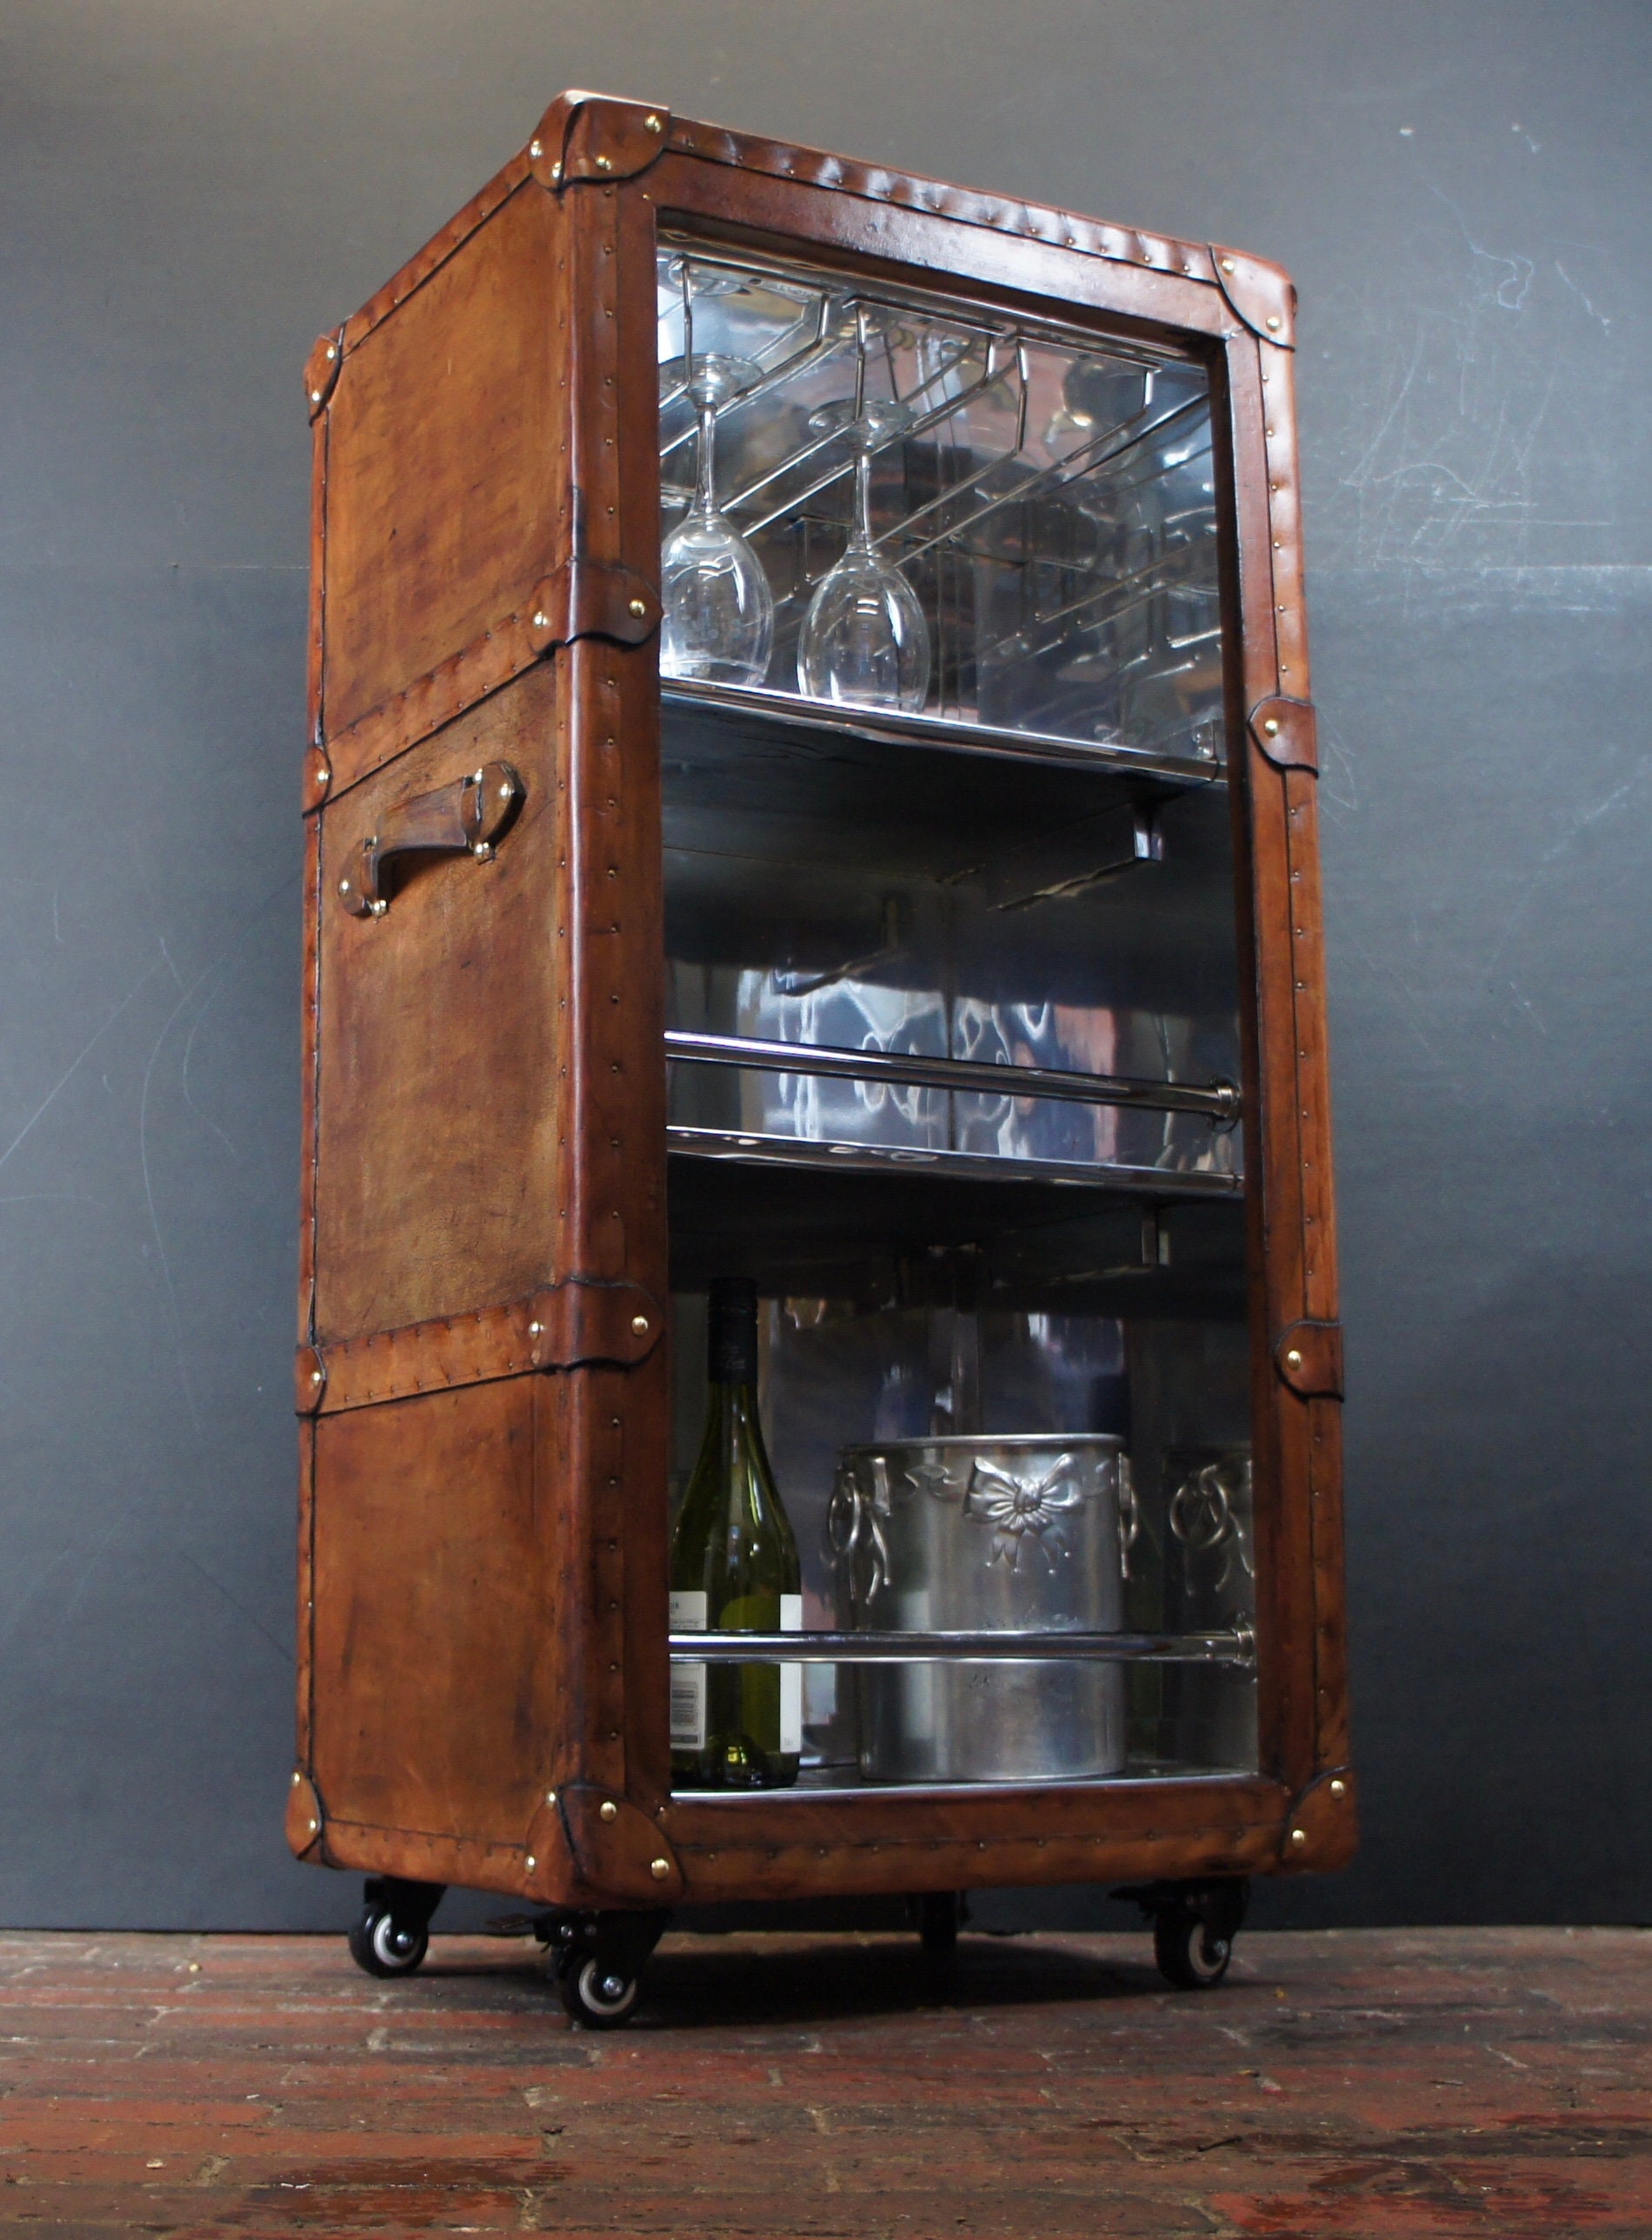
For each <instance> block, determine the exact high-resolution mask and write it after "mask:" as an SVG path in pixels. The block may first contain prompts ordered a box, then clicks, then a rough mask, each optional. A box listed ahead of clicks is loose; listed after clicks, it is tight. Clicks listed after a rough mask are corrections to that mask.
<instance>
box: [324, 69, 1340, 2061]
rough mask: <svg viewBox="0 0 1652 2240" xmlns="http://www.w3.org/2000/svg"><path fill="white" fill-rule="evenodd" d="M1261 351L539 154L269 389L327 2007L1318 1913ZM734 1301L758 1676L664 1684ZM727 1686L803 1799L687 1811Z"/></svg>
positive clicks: (1270, 331) (1317, 1645)
mask: <svg viewBox="0 0 1652 2240" xmlns="http://www.w3.org/2000/svg"><path fill="white" fill-rule="evenodd" d="M1294 302H1295V297H1294V293H1293V290H1292V289H1291V287H1290V284H1289V281H1288V280H1287V278H1286V277H1285V276H1284V275H1283V273H1282V272H1281V271H1280V270H1278V269H1277V268H1276V266H1273V265H1271V264H1268V263H1262V262H1261V261H1259V260H1258V259H1256V258H1255V257H1248V256H1243V255H1241V254H1240V253H1239V252H1237V251H1236V250H1225V249H1221V248H1212V247H1208V246H1204V245H1202V244H1196V243H1187V242H1181V241H1173V240H1169V239H1168V238H1165V237H1161V236H1157V235H1154V234H1147V233H1141V232H1136V231H1130V230H1125V229H1122V228H1119V227H1116V226H1108V225H1101V224H1097V223H1093V222H1092V221H1090V220H1088V219H1084V218H1078V217H1069V216H1067V215H1065V214H1063V213H1061V212H1058V211H1055V210H1044V209H1040V208H1036V207H1033V206H1029V205H1024V204H1022V203H1013V202H1006V201H1003V200H999V199H996V198H993V197H987V196H983V195H977V194H972V193H967V192H964V191H962V190H957V189H955V188H952V187H948V186H943V185H938V184H936V183H934V182H932V181H930V180H927V179H922V178H913V177H905V176H903V175H902V174H899V173H896V172H893V171H888V170H876V169H871V168H869V167H867V166H865V165H863V164H859V163H851V162H849V161H848V160H846V159H844V158H842V157H835V156H827V155H822V154H819V153H817V152H816V151H813V150H807V149H803V148H793V147H786V146H782V145H777V144H776V143H770V142H767V141H763V140H758V139H754V138H749V137H742V136H739V135H736V134H731V133H729V132H725V131H723V130H717V129H714V128H712V127H709V126H706V125H701V124H694V123H683V122H682V121H681V120H677V119H674V118H673V117H671V116H670V115H669V113H668V112H667V111H666V110H663V109H660V108H657V107H652V108H651V107H649V106H646V105H644V104H642V103H633V102H628V101H622V100H616V99H610V98H607V97H597V96H593V95H587V94H579V93H570V94H568V95H565V96H563V97H562V98H561V99H559V100H557V101H556V102H555V103H553V104H552V105H551V107H550V110H547V112H546V114H545V117H544V118H543V122H542V123H541V124H540V126H539V128H538V130H537V131H536V133H535V135H534V137H533V138H532V139H531V141H530V143H529V145H528V146H527V147H526V148H525V149H524V150H523V152H522V153H521V154H519V155H518V156H516V157H514V158H513V159H512V161H511V162H510V163H508V164H507V165H506V166H505V168H504V169H503V170H502V171H501V172H500V173H499V175H498V177H496V179H494V180H493V181H492V183H490V185H488V186H487V187H485V188H483V190H482V192H481V193H480V194H479V195H478V196H477V197H476V199H475V201H474V202H472V203H470V205H469V206H468V208H466V209H465V210H463V211H462V212H461V213H460V215H459V216H458V217H456V219H455V220H454V221H453V223H451V224H450V226H448V227H447V228H446V229H445V230H443V232H442V233H440V234H438V235H437V237H436V239H435V240H434V241H433V242H432V243H430V246H429V247H428V248H427V249H425V250H423V251H422V252H421V253H420V254H419V255H418V256H417V257H415V258H414V259H413V260H412V262H411V263H410V264H409V265H407V266H406V268H405V269H404V270H403V271H402V272H400V273H399V274H398V275H397V276H396V278H395V279H393V280H392V281H390V283H389V284H388V285H387V286H386V287H385V288H383V290H381V291H380V293H379V294H378V295H376V297H374V298H373V299H372V301H371V302H370V303H368V304H367V306H366V307H365V308H364V309H363V310H361V311H359V312H358V313H357V314H356V317H353V318H351V319H350V320H348V321H346V323H344V324H343V326H342V327H340V328H339V329H338V330H336V332H334V333H331V334H329V335H326V336H324V337H323V338H322V339H321V341H320V342H319V343H317V344H316V349H315V351H314V353H313V354H312V356H311V357H310V361H309V363H308V365H307V367H306V372H305V385H306V390H307V393H308V398H309V405H310V417H311V420H312V423H313V432H314V444H315V454H314V457H315V473H314V501H313V514H312V555H313V581H312V592H311V606H310V734H309V737H310V744H309V748H308V754H307V762H306V767H305V777H304V806H305V816H306V824H307V830H308V835H309V844H308V853H307V866H308V868H307V885H306V897H307V899H306V935H307V940H306V954H305V968H304V969H305V1003H304V1020H305V1052H304V1130H305V1157H304V1193H303V1258H302V1270H301V1296H300V1317H301V1333H300V1334H301V1340H302V1343H300V1345H299V1348H298V1354H297V1372H296V1381H297V1407H298V1411H299V1415H300V1418H301V1423H302V1432H303V1476H302V1522H301V1537H300V1563H301V1583H300V1628H299V1640H300V1643H301V1657H300V1664H299V1685H298V1752H297V1763H296V1770H295V1772H294V1774H293V1777H292V1787H291V1792H290V1799H289V1812H288V1832H289V1837H290V1842H291V1843H292V1846H293V1848H294V1850H296V1852H297V1853H298V1854H299V1856H300V1857H303V1858H305V1859H307V1860H310V1861H314V1862H316V1863H319V1864H323V1865H327V1866H331V1867H335V1868H342V1869H350V1870H356V1871H357V1872H361V1873H363V1874H365V1875H366V1876H367V1877H370V1880H369V1882H368V1883H367V1895H366V1901H365V1910H364V1913H363V1917H362V1919H361V1922H360V1923H359V1925H358V1928H357V1930H356V1932H355V1934H354V1935H353V1936H352V1939H351V1943H352V1949H353V1950H354V1951H355V1954H356V1958H357V1959H358V1960H359V1961H360V1962H361V1963H362V1964H363V1966H365V1967H368V1968H369V1969H370V1970H374V1971H376V1972H379V1973H393V1972H396V1971H398V1970H404V1969H406V1968H409V1967H414V1966H416V1965H417V1963H418V1961H419V1959H420V1958H421V1957H423V1950H424V1947H425V1936H426V1930H427V1927H428V1923H429V1921H430V1915H431V1913H432V1911H433V1910H434V1907H435V1904H436V1901H437V1899H438V1898H439V1897H440V1895H441V1891H442V1890H443V1887H444V1886H445V1885H448V1884H450V1883H456V1884H463V1885H468V1886H470V1887H473V1888H478V1889H482V1890H491V1891H497V1892H500V1893H503V1894H506V1895H508V1896H509V1897H511V1898H513V1899H515V1900H516V1901H518V1902H520V1903H521V1904H522V1905H523V1907H525V1909H526V1912H525V1914H524V1915H523V1916H522V1917H521V1918H522V1919H523V1923H524V1925H526V1926H530V1927H532V1928H533V1929H535V1930H536V1931H537V1933H538V1934H539V1936H540V1937H541V1939H542V1941H543V1943H545V1944H546V1945H547V1946H548V1947H550V1949H551V1950H552V1953H553V1955H554V1956H555V1957H556V1972H557V1974H558V1977H559V1981H560V1982H561V1984H562V1989H563V1997H564V2000H565V2002H566V2003H568V2004H569V2006H570V2011H572V2012H574V2013H575V2014H576V2015H578V2016H583V2017H584V2018H585V2019H586V2020H588V2021H590V2022H592V2023H610V2022H616V2021H619V2020H621V2019H623V2017H624V2015H625V2013H626V2012H627V2011H628V2010H629V2007H630V2005H631V2003H632V2001H633V2000H634V1998H635V1996H636V1981H637V1977H638V1974H639V1972H640V1970H641V1968H642V1967H643V1963H644V1962H645V1961H646V1958H647V1956H648V1953H649V1950H651V1949H652V1945H653V1943H654V1942H655V1940H656V1937H658V1935H659V1933H660V1931H661V1929H662V1928H663V1924H664V1923H665V1921H666V1920H667V1918H668V1917H669V1914H670V1912H671V1910H673V1909H674V1908H676V1907H678V1906H681V1905H689V1906H691V1905H694V1904H696V1903H711V1902H728V1901H742V1902H749V1901H755V1900H764V1899H778V1898H798V1897H827V1896H829V1897H835V1898H843V1897H852V1896H856V1895H862V1896H867V1897H874V1896H876V1897H889V1896H891V1895H896V1894H903V1895H904V1896H906V1897H908V1898H909V1900H910V1901H911V1904H912V1910H913V1913H914V1916H915V1917H916V1919H917V1920H918V1921H919V1923H921V1925H922V1926H923V1930H924V1934H925V1938H926V1942H928V1943H945V1942H946V1941H947V1940H948V1938H949V1936H950V1935H951V1933H952V1932H953V1930H955V1928H956V1921H957V1918H958V1915H959V1909H960V1903H961V1900H962V1897H963V1894H964V1893H966V1892H967V1891H968V1890H969V1889H971V1888H972V1887H980V1886H983V1885H1005V1884H1034V1883H1071V1882H1091V1883H1104V1884H1107V1885H1109V1887H1112V1888H1115V1889H1122V1890H1125V1891H1127V1892H1128V1893H1129V1894H1130V1895H1132V1896H1135V1897H1137V1898H1138V1899H1139V1900H1140V1902H1141V1903H1142V1906H1143V1908H1144V1910H1146V1911H1147V1913H1148V1914H1149V1915H1150V1916H1151V1917H1152V1919H1153V1922H1154V1927H1155V1937H1156V1950H1157V1955H1158V1958H1159V1962H1160V1964H1161V1966H1162V1968H1163V1970H1164V1971H1165V1972H1166V1974H1167V1975H1168V1976H1169V1977H1170V1978H1171V1979H1172V1980H1173V1981H1175V1982H1178V1983H1188V1984H1192V1983H1201V1982H1205V1981H1213V1980H1215V1979H1216V1977H1219V1976H1220V1975H1221V1973H1222V1970H1223V1969H1224V1968H1225V1966H1226V1964H1227V1958H1228V1954H1229V1949H1230V1946H1231V1941H1232V1937H1233V1935H1234V1933H1235V1931H1236V1929H1237V1926H1238V1923H1239V1920H1240V1917H1241V1915H1242V1910H1243V1903H1244V1894H1245V1890H1246V1886H1247V1882H1248V1878H1249V1877H1252V1876H1256V1875H1260V1874H1272V1873H1280V1872H1289V1871H1294V1870H1302V1869H1327V1868H1334V1867H1336V1866H1340V1865H1341V1864H1342V1863H1344V1862H1346V1860H1347V1859H1348V1858H1349V1856H1350V1854H1351V1852H1352V1850H1353V1847H1354V1843H1355V1839H1356V1821H1355V1798H1354V1784H1353V1779H1352V1777H1351V1774H1350V1772H1349V1767H1348V1764H1347V1762H1346V1760H1347V1727H1346V1687H1345V1670H1344V1651H1343V1593H1342V1514H1341V1479H1340V1443H1339V1400H1340V1393H1341V1347H1340V1330H1339V1326H1338V1323H1337V1308H1336V1257H1335V1232H1334V1225H1333V1209H1332V1196H1331V1163H1330V1147H1329V1109H1328V1099H1327V1081H1326V1059H1325V1040H1324V997H1323V975H1322V946H1321V923H1320V898H1319V884H1318V858H1317V842H1316V821H1315V820H1316V798H1315V797H1316V747H1315V728H1314V710H1313V704H1312V701H1311V699H1310V697H1309V673H1308V651H1307V634H1306V624H1305V621H1304V617H1303V605H1302V565H1301V552H1300V542H1299V518H1300V516H1299V501H1298V482H1297V461H1296V419H1295V410H1294V404H1293V395H1292V348H1293V324H1292V321H1293V307H1294ZM663 543H664V552H663V557H662V548H663ZM716 1277H736V1278H743V1279H746V1280H747V1281H748V1282H749V1283H755V1286H756V1294H757V1297H758V1301H759V1345H760V1360H761V1394H762V1403H763V1413H764V1418H765V1423H766V1426H767V1431H768V1438H769V1450H770V1453H771V1455H772V1457H773V1461H774V1464H775V1469H776V1478H777V1481H778V1483H779V1485H780V1488H781V1490H782V1494H783V1498H784V1501H785V1503H786V1506H787V1510H788V1512H789V1517H790V1520H791V1523H792V1525H793V1529H794V1532H795V1535H796V1540H797V1543H798V1547H799V1551H800V1556H801V1562H802V1570H803V1597H802V1601H803V1632H802V1633H801V1634H799V1633H797V1632H795V1631H783V1632H778V1633H773V1634H757V1633H748V1634H744V1635H741V1636H737V1637H735V1636H730V1635H728V1634H717V1633H709V1634H708V1633H705V1632H703V1631H701V1632H698V1633H696V1632H694V1631H691V1630H683V1624H682V1621H681V1613H679V1620H678V1630H676V1631H675V1632H674V1631H673V1630H671V1629H672V1621H671V1620H670V1618H669V1610H668V1592H667V1582H668V1557H669V1541H670V1529H671V1517H672V1511H673V1504H674V1502H675V1501H676V1499H677V1498H679V1497H680V1496H681V1492H682V1488H683V1481H684V1479H685V1477H686V1474H687V1470H688V1468H689V1464H690V1463H691V1462H692V1458H693V1453H694V1447H695V1437H696V1430H697V1428H698V1426H699V1424H700V1423H701V1421H702V1420H703V1415H704V1410H705V1406H706V1397H707V1385H706V1382H705V1343H706V1342H705V1330H706V1303H707V1295H708V1288H709V1284H710V1283H711V1282H712V1280H713V1279H714V1278H716ZM735 1641H737V1643H738V1653H737V1658H736V1657H734V1655H733V1653H732V1652H731V1648H730V1643H732V1642H735ZM729 1661H737V1662H739V1663H744V1664H746V1665H748V1666H755V1667H759V1668H760V1667H761V1666H762V1665H763V1664H764V1663H769V1664H773V1663H779V1664H781V1665H782V1666H783V1668H784V1667H790V1668H791V1670H790V1671H789V1674H788V1676H787V1682H786V1686H787V1689H788V1690H789V1697H788V1700H789V1701H791V1702H792V1703H794V1704H795V1705H796V1706H799V1707H800V1708H799V1709H797V1710H796V1717H797V1719H798V1721H799V1722H800V1737H799V1739H800V1743H801V1760H802V1770H801V1773H800V1776H799V1777H798V1780H797V1782H796V1785H795V1786H792V1787H789V1788H784V1789H771V1790H681V1789H680V1790H678V1791H677V1792H676V1793H673V1785H672V1774H671V1747H670V1726H669V1719H670V1716H671V1715H670V1710H669V1706H670V1702H671V1697H672V1675H673V1672H674V1671H676V1672H677V1673H679V1674H681V1673H682V1672H683V1670H684V1669H685V1668H689V1669H692V1668H694V1667H696V1666H697V1667H698V1668H699V1669H700V1670H702V1671H703V1670H705V1669H706V1668H707V1667H709V1666H712V1665H715V1664H716V1663H719V1662H722V1663H727V1662H729Z"/></svg>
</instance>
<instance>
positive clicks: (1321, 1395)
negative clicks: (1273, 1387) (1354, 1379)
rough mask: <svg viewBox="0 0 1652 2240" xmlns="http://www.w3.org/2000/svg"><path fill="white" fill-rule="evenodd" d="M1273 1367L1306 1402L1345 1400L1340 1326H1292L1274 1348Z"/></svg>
mask: <svg viewBox="0 0 1652 2240" xmlns="http://www.w3.org/2000/svg"><path fill="white" fill-rule="evenodd" d="M1274 1367H1275V1368H1276V1370H1278V1371H1279V1374H1280V1376H1281V1377H1282V1379H1283V1380H1284V1382H1285V1383H1287V1384H1289V1387H1290V1389H1291V1390H1292V1391H1293V1392H1295V1393H1296V1394H1297V1395H1298V1397H1300V1398H1302V1399H1303V1400H1340V1399H1341V1398H1342V1324H1341V1323H1318V1322H1300V1323H1292V1324H1291V1325H1290V1327H1289V1330H1282V1331H1281V1332H1280V1334H1279V1337H1278V1339H1277V1340H1276V1343H1275V1346H1274Z"/></svg>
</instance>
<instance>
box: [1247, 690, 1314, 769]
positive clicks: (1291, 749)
mask: <svg viewBox="0 0 1652 2240" xmlns="http://www.w3.org/2000/svg"><path fill="white" fill-rule="evenodd" d="M1249 727H1250V736H1251V737H1252V738H1253V739H1254V740H1255V741H1256V749H1257V751H1258V753H1260V754H1264V755H1266V756H1267V757H1268V759H1269V762H1270V763H1272V764H1273V766H1274V768H1275V769H1276V770H1309V771H1311V772H1312V774H1313V775H1314V776H1315V777H1318V776H1319V725H1318V719H1317V717H1316V715H1315V712H1314V703H1313V702H1312V701H1311V700H1292V699H1289V698H1287V697H1284V696H1283V695H1282V694H1276V695H1275V696H1274V697H1272V698H1270V699H1267V700H1258V701H1257V703H1256V706H1255V707H1254V708H1253V709H1252V710H1251V711H1250V716H1249Z"/></svg>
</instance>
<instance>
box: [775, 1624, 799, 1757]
mask: <svg viewBox="0 0 1652 2240" xmlns="http://www.w3.org/2000/svg"><path fill="white" fill-rule="evenodd" d="M780 1630H781V1631H782V1633H801V1632H802V1631H803V1597H802V1596H801V1595H782V1597H780ZM802 1749H803V1666H802V1665H801V1664H783V1665H782V1666H781V1668H780V1754H781V1756H782V1757H790V1756H795V1755H796V1753H797V1752H798V1751H800V1750H802Z"/></svg>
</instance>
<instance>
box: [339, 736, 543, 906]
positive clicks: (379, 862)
mask: <svg viewBox="0 0 1652 2240" xmlns="http://www.w3.org/2000/svg"><path fill="white" fill-rule="evenodd" d="M524 790H525V789H524V788H523V783H522V780H521V779H520V778H519V777H517V775H516V771H515V770H512V769H511V767H510V763H483V766H482V768H481V769H480V770H472V771H471V773H470V777H462V778H456V779H455V780H454V781H453V782H452V783H451V784H450V785H439V786H437V787H436V790H435V791H434V792H432V793H416V794H414V795H412V796H411V797H410V798H409V799H408V800H406V801H398V802H397V803H396V806H395V807H394V808H393V809H387V810H385V811H384V813H383V816H382V817H380V818H379V823H378V830H377V831H376V832H372V833H370V834H369V835H368V837H367V838H366V839H365V840H363V843H362V847H361V854H360V857H358V859H357V861H356V864H355V866H354V868H353V869H352V870H348V871H346V873H345V874H344V876H343V878H342V879H340V881H339V882H338V899H339V901H340V902H341V903H343V906H344V908H345V909H346V910H348V911H349V912H350V916H351V917H383V915H384V913H385V911H386V910H389V908H390V894H391V890H392V881H393V876H394V875H393V870H392V866H393V865H394V864H395V863H396V861H397V859H398V858H399V857H403V856H470V857H473V858H474V859H475V860H476V862H477V863H487V862H489V861H490V859H491V857H492V856H493V852H494V850H495V849H496V847H497V845H498V843H499V842H500V841H501V840H502V839H503V837H504V835H505V834H506V833H507V832H508V831H509V830H510V826H511V825H512V824H513V823H514V822H515V821H516V812H517V810H519V809H520V808H521V807H522V802H523V792H524Z"/></svg>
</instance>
